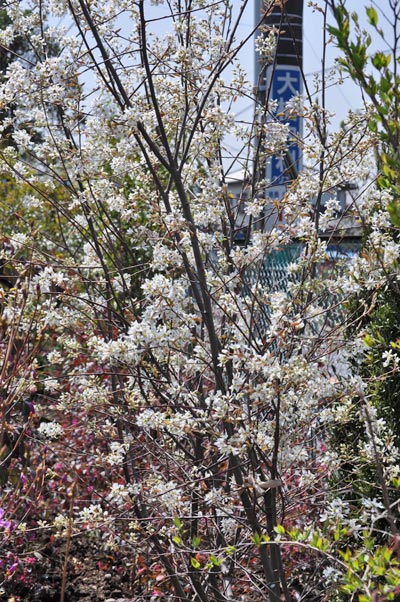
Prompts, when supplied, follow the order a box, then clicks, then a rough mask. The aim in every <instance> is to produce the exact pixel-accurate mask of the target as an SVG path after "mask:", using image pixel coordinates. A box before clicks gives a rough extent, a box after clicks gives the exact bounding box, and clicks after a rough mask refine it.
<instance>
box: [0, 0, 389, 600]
mask: <svg viewBox="0 0 400 602" xmlns="http://www.w3.org/2000/svg"><path fill="white" fill-rule="evenodd" d="M151 4H154V5H157V6H158V12H157V13H156V14H157V16H156V17H155V16H154V14H155V13H154V12H150V11H149V10H148V3H146V2H144V1H143V0H139V1H138V2H135V3H133V2H126V1H125V0H112V2H110V1H108V2H87V1H86V0H74V1H66V2H60V1H56V2H54V1H53V0H46V1H43V0H41V1H40V2H39V1H38V2H36V0H31V1H30V2H29V11H26V7H25V6H21V4H20V3H19V2H16V3H10V5H9V6H8V7H7V12H8V15H9V18H10V25H9V26H8V27H7V28H6V30H4V31H3V32H2V33H1V38H0V42H1V44H2V45H3V46H7V45H10V44H12V41H13V39H14V37H15V36H20V35H21V32H23V35H24V36H26V38H27V39H28V40H29V43H30V45H31V48H32V52H34V53H35V57H36V60H35V61H34V62H32V61H28V60H24V57H22V56H21V57H20V58H19V60H16V61H14V62H13V63H12V64H10V66H9V68H8V70H7V73H6V77H5V81H4V83H3V84H2V85H1V89H0V99H1V103H2V106H3V107H6V106H9V105H10V104H11V103H14V102H15V100H16V99H17V100H18V105H17V108H16V110H15V112H14V114H13V116H12V117H11V118H10V119H11V120H12V123H8V122H7V123H4V126H3V127H4V128H5V127H9V126H10V125H12V128H11V130H8V131H10V133H9V134H8V135H9V136H10V138H11V140H12V141H13V144H10V145H7V146H5V147H4V148H2V149H1V152H0V163H1V170H2V177H4V178H8V179H10V180H11V181H12V182H15V184H14V188H13V192H12V195H13V196H12V198H11V197H10V198H9V196H7V195H6V196H5V199H4V203H5V204H6V205H7V206H8V207H9V206H10V203H15V202H16V203H17V206H18V212H17V217H16V221H15V223H14V224H12V225H11V226H10V224H7V229H8V230H7V232H6V234H7V236H6V237H5V238H4V242H3V257H4V261H6V263H7V266H8V269H9V270H12V271H13V274H14V275H15V276H14V281H13V283H12V284H13V286H12V287H11V288H10V290H9V291H8V293H7V294H6V293H4V295H3V296H4V299H3V314H2V338H1V354H2V365H3V368H2V387H3V397H2V403H3V410H4V413H3V423H2V437H3V439H2V441H3V472H2V480H3V481H4V492H3V498H2V510H1V512H2V516H1V524H2V528H3V529H4V532H5V535H6V537H5V540H4V548H3V549H4V551H3V559H2V567H3V569H2V570H3V574H4V584H3V587H4V588H5V591H7V592H8V593H17V590H16V589H14V590H13V588H16V587H17V586H16V585H15V583H16V582H17V581H18V580H19V582H20V587H22V586H23V583H24V582H27V581H29V578H30V577H29V575H30V574H31V573H30V571H32V568H31V567H32V565H34V564H35V562H37V559H38V558H39V559H40V558H41V557H42V556H41V555H42V553H43V549H46V548H45V546H46V545H56V544H57V543H58V544H60V543H61V544H62V546H63V562H62V565H61V568H60V571H59V574H60V579H61V583H60V589H61V598H62V599H64V596H65V592H66V588H67V582H68V575H69V574H70V571H71V570H72V568H71V564H72V563H70V551H71V546H72V545H73V544H74V542H75V541H79V540H85V541H90V540H91V539H92V540H93V539H94V540H95V541H97V542H99V544H100V543H101V545H102V546H103V547H104V548H105V549H107V550H109V551H110V552H112V553H115V554H117V553H118V554H119V555H120V557H122V558H123V559H124V562H125V564H126V563H127V564H128V566H129V570H127V567H126V566H125V568H122V569H121V570H122V571H123V572H124V576H125V578H126V579H127V580H129V582H128V585H127V586H126V587H127V588H128V587H129V588H130V592H131V593H132V594H133V595H135V599H136V600H145V599H146V600H147V599H154V600H155V599H157V598H158V597H160V598H163V599H170V600H182V601H183V600H187V601H189V600H202V601H203V602H207V601H210V602H211V601H223V600H243V601H247V600H249V601H250V600H270V601H271V602H275V601H278V600H281V599H282V598H283V599H285V600H291V599H293V597H295V596H298V597H299V596H300V597H302V596H303V599H304V596H307V595H308V594H307V592H309V591H314V592H317V593H318V592H319V593H318V595H320V596H326V599H331V598H329V596H330V595H331V591H334V590H335V591H336V590H337V589H338V588H339V587H340V586H341V585H343V586H344V587H347V588H348V589H347V591H349V592H350V593H352V592H353V591H356V590H357V591H358V590H360V591H367V593H368V592H369V593H370V592H371V591H372V589H371V588H373V587H375V581H373V579H372V581H366V582H365V584H364V583H363V581H362V580H361V584H360V583H359V582H358V581H357V583H356V585H354V583H353V582H352V581H351V579H353V578H354V579H358V573H357V571H358V569H357V568H355V565H354V563H355V560H354V558H353V556H352V554H351V551H350V552H349V554H348V555H347V556H343V554H342V555H341V554H340V551H342V552H343V548H344V543H343V540H345V542H346V545H347V544H348V545H352V543H354V541H355V542H356V544H354V549H356V546H357V545H358V542H359V541H360V538H361V537H362V536H363V537H364V539H366V535H365V534H364V535H362V533H363V531H364V530H365V529H368V528H369V527H370V526H371V520H372V521H374V520H375V518H376V517H377V512H378V513H381V514H382V519H383V520H389V522H390V521H391V523H390V524H391V525H392V528H393V535H395V534H396V533H397V531H396V525H395V519H394V518H393V512H391V507H390V504H391V502H390V500H389V505H388V503H387V500H384V506H382V509H381V506H380V502H379V501H378V500H375V501H371V496H369V495H367V493H366V492H365V491H362V490H360V491H359V492H358V493H357V495H359V497H360V499H362V500H364V507H363V511H362V513H360V512H358V511H357V512H358V514H357V515H356V514H354V512H353V508H355V506H353V505H352V499H351V495H352V492H353V491H354V490H353V489H352V486H351V484H346V486H345V488H344V492H343V491H342V490H341V488H340V485H338V484H337V479H335V476H337V474H338V472H339V470H340V469H341V468H343V462H347V461H348V459H347V458H343V456H342V455H341V453H340V452H341V450H337V449H335V447H334V445H333V444H332V441H334V437H335V433H336V431H335V429H336V428H337V424H343V423H346V422H347V421H348V420H349V419H351V417H352V416H353V415H354V413H357V417H360V420H361V421H363V424H366V425H367V427H368V428H367V429H366V434H365V437H364V438H363V439H362V442H361V443H360V446H359V447H358V448H357V449H356V450H355V452H354V453H355V456H354V458H352V460H353V459H354V462H355V464H356V465H357V466H358V465H359V463H360V462H363V463H365V464H368V465H370V466H372V467H376V466H378V467H379V470H380V476H381V477H382V478H381V479H380V480H379V481H378V483H377V486H378V489H379V490H380V491H381V490H382V487H383V484H385V483H386V481H387V477H389V478H390V479H392V481H393V479H396V478H398V476H397V466H396V464H397V459H398V452H397V448H396V447H395V446H394V444H393V441H392V437H391V433H390V431H389V430H388V429H386V425H384V424H383V423H382V422H381V420H380V419H378V418H376V416H375V414H374V411H373V407H371V406H370V404H368V400H367V399H366V396H365V390H366V389H365V383H364V381H363V379H362V376H361V375H360V373H359V371H358V370H357V362H359V361H360V359H361V357H362V353H363V349H362V345H363V343H362V337H360V333H359V331H358V330H357V329H356V332H355V334H352V336H351V337H349V336H348V333H349V324H353V323H354V322H356V324H359V323H360V319H359V308H358V307H357V310H356V311H354V310H353V313H350V314H349V315H348V317H347V318H346V317H345V305H346V303H347V301H348V299H349V298H353V295H354V293H355V292H358V291H359V290H360V289H361V290H371V289H370V288H368V287H369V282H370V279H371V281H372V283H373V286H376V282H377V278H378V279H379V277H380V276H381V274H382V272H381V271H380V268H379V267H378V266H377V265H376V264H375V263H374V261H376V260H377V257H379V259H380V260H381V258H382V257H383V261H384V265H383V266H381V267H382V269H384V270H388V269H390V270H393V271H395V270H396V269H397V255H396V251H394V252H390V250H391V249H392V246H390V245H389V242H388V244H386V242H385V241H386V238H385V236H384V234H382V238H381V239H380V242H379V253H378V254H377V256H376V257H375V256H373V255H371V257H369V258H368V259H366V258H364V257H362V256H360V257H355V258H354V259H353V260H352V263H351V265H349V262H348V260H347V258H345V259H344V260H338V261H335V262H332V261H331V260H330V257H329V253H328V250H327V247H328V243H329V241H330V239H335V240H336V239H337V238H338V237H340V236H341V235H342V233H343V230H342V228H343V227H345V225H346V219H348V217H349V216H356V217H360V216H361V218H362V219H363V220H366V219H367V216H368V215H369V213H370V207H371V204H373V205H375V204H377V203H378V204H380V207H381V209H380V213H379V215H381V218H380V221H379V223H377V224H376V228H377V230H378V231H379V232H380V233H381V232H383V231H384V220H385V219H386V217H387V214H388V211H389V207H390V194H389V193H388V192H387V191H382V190H380V189H379V187H376V186H374V185H373V184H371V181H370V173H371V165H375V158H374V153H373V150H374V143H375V140H376V135H375V133H374V132H373V131H371V129H370V130H368V128H367V127H366V121H365V119H366V118H365V115H364V114H362V115H361V114H360V115H352V116H351V117H350V122H349V127H348V128H347V129H343V130H341V131H340V132H339V133H334V134H330V133H329V113H328V111H327V108H326V107H325V106H319V107H317V106H316V105H315V104H313V102H312V99H311V97H310V98H308V99H307V98H305V99H302V98H297V97H296V98H293V99H291V100H290V102H289V103H288V106H287V107H286V108H285V118H286V119H290V117H291V116H293V115H301V116H302V117H303V118H304V120H305V136H304V140H303V141H301V142H299V144H301V145H302V152H303V155H304V163H305V165H306V166H307V167H306V168H305V169H304V170H303V171H302V172H301V173H300V174H298V176H297V177H296V178H295V179H294V180H293V181H292V183H291V185H290V187H288V190H287V192H286V194H285V195H284V197H283V198H282V199H281V200H280V201H278V202H276V203H275V204H274V205H271V201H270V200H269V196H268V187H269V185H270V183H269V182H268V181H267V180H266V178H265V177H264V173H265V169H264V167H265V163H266V161H267V160H268V159H269V158H271V157H272V156H273V155H275V156H276V155H278V156H279V155H281V156H282V157H284V156H285V155H286V154H287V148H288V144H289V143H290V142H291V141H290V140H289V139H288V136H289V132H288V127H287V124H286V123H285V121H282V119H281V116H280V115H278V108H277V106H276V102H274V99H272V98H270V99H268V101H267V103H266V105H265V106H259V107H258V108H257V111H256V118H255V120H254V123H251V124H241V123H238V122H237V121H235V119H234V109H235V102H236V101H237V99H238V98H240V97H246V95H250V94H251V85H250V84H249V83H248V82H247V81H246V76H245V74H244V73H243V71H242V70H241V68H240V66H239V64H238V62H237V55H238V53H239V51H240V50H241V49H242V48H243V47H244V46H245V44H246V43H250V44H251V36H252V33H253V32H251V31H249V32H248V33H247V35H246V37H245V38H244V39H240V37H239V33H238V32H239V24H240V21H241V18H242V15H243V12H244V9H245V7H246V4H247V2H246V1H244V2H242V3H241V4H240V7H239V8H237V7H236V10H234V7H233V6H231V3H229V2H228V1H223V2H205V1H204V0H198V1H193V0H187V1H183V0H177V1H176V2H175V1H174V2H152V3H151ZM272 5H273V3H272V2H270V3H269V2H266V5H265V11H266V13H268V11H269V10H271V9H272ZM321 10H323V13H324V15H325V18H326V10H327V7H326V6H324V7H321ZM47 13H48V14H49V20H48V22H49V23H53V22H54V19H53V20H52V18H51V15H53V17H54V16H56V17H64V18H65V19H68V20H67V21H65V22H66V23H68V25H71V28H72V29H71V30H70V31H71V32H72V33H70V34H68V31H66V30H63V29H62V27H58V26H57V27H56V26H50V27H49V28H48V29H41V30H40V34H38V33H37V27H39V29H40V26H41V24H42V23H43V16H44V15H45V14H47ZM127 23H128V24H129V25H127ZM159 23H161V24H162V27H161V33H160V28H159V27H157V26H156V25H157V24H159ZM33 32H35V33H34V34H33ZM261 37H262V39H260V40H258V43H257V44H258V48H259V50H260V52H262V53H264V54H265V59H266V60H267V59H268V60H271V61H273V52H272V45H273V43H274V36H273V35H272V34H271V32H269V31H266V32H264V33H262V34H261ZM55 42H56V43H57V45H58V46H59V48H60V51H59V54H58V55H57V56H56V57H51V56H49V54H48V51H47V49H48V47H49V46H50V45H51V44H53V45H54V43H55ZM228 68H229V71H228ZM30 124H32V125H33V127H34V128H35V130H37V131H39V132H40V136H37V137H33V136H32V135H31V134H30V130H29V128H27V125H30ZM272 132H273V135H271V133H272ZM232 134H234V136H235V137H236V139H237V141H238V145H239V146H240V147H241V151H240V152H239V153H236V154H234V155H232V153H229V151H228V148H227V147H226V145H225V140H226V137H227V136H228V135H232ZM239 143H240V144H239ZM233 165H235V166H240V167H241V168H243V170H244V172H245V174H247V175H246V178H245V180H244V183H243V188H242V191H241V194H240V198H239V200H234V199H232V197H231V194H230V190H229V174H230V171H231V170H232V166H233ZM260 174H261V175H260ZM352 179H356V180H357V181H358V182H359V183H360V185H361V186H364V188H361V193H360V194H359V196H357V198H354V202H353V203H352V204H351V205H350V206H348V207H346V211H347V215H346V216H343V215H340V214H339V209H340V208H339V206H338V204H337V201H336V200H335V195H334V194H333V193H332V191H334V190H335V188H336V187H340V186H342V185H343V184H345V183H346V182H348V181H349V180H352ZM10 194H11V193H10ZM14 195H16V199H15V197H14ZM244 199H246V203H245V208H244V211H245V214H246V224H247V223H248V224H249V226H248V232H249V236H248V237H247V238H248V240H247V241H246V244H245V245H238V244H236V242H235V241H236V240H237V236H236V234H237V231H238V230H239V229H241V228H242V227H243V223H242V222H241V216H242V215H243V213H242V211H243V201H244ZM312 201H313V202H312ZM322 209H323V211H322ZM262 213H263V215H264V217H265V215H268V214H269V216H270V220H269V221H271V220H272V221H274V222H275V225H274V227H272V229H271V230H268V231H264V230H263V229H260V227H259V223H260V219H259V217H260V214H262ZM14 217H15V216H14ZM321 233H322V235H321ZM294 242H295V243H296V245H297V248H300V251H299V252H298V253H297V254H295V255H294V256H293V259H292V261H291V262H290V265H288V274H289V276H288V277H287V286H286V289H285V290H282V288H280V287H278V286H276V285H274V282H273V280H271V279H270V280H269V281H266V279H265V276H264V275H265V267H266V264H267V262H268V261H272V260H273V258H274V257H276V254H277V253H278V252H279V251H280V250H282V249H283V248H288V247H289V248H290V244H291V243H294ZM391 243H392V241H391ZM11 368H12V369H11ZM22 443H24V447H22ZM377 450H378V451H377ZM384 491H387V489H384ZM355 512H356V511H355ZM321 521H322V522H321ZM44 542H45V543H44ZM365 546H368V543H365ZM338 550H339V551H338ZM387 550H389V548H387ZM346 553H347V552H346ZM379 553H380V554H382V558H383V561H382V562H386V563H387V564H388V565H390V571H388V572H387V575H388V576H387V578H386V581H385V583H384V584H383V586H384V587H386V588H391V587H392V585H391V582H390V579H391V578H392V577H393V579H395V578H397V577H398V572H397V573H396V570H397V569H396V566H395V563H394V562H392V554H391V552H390V550H389V551H386V548H385V549H383V548H380V549H379ZM384 554H386V556H385V555H384ZM371 557H372V558H375V556H371ZM376 558H377V557H376ZM378 560H379V559H378ZM378 560H377V561H376V562H377V564H378V565H379V566H381V565H380V564H379V562H378ZM351 563H353V565H352V564H351ZM304 567H306V568H305V569H304ZM322 571H325V577H326V579H327V581H326V583H325V584H324V585H323V588H322V589H321V585H320V583H321V572H322ZM348 571H349V573H348V574H349V575H350V577H351V579H350V578H349V579H347V581H346V579H343V578H342V577H341V575H343V574H346V572H348ZM372 574H373V576H375V573H373V571H372ZM393 575H394V576H393ZM380 577H381V574H378V576H377V579H378V581H379V578H380ZM328 578H329V579H330V580H328ZM393 579H392V580H393ZM364 586H365V587H364ZM351 587H353V590H351V589H350V588H351ZM329 588H331V590H330V589H329ZM360 588H361V589H360ZM362 588H364V590H363V589H362ZM392 589H393V588H392ZM385 591H386V590H385ZM387 591H389V590H387ZM393 591H394V590H393ZM389 594H390V592H389ZM332 595H333V594H332ZM371 595H372V594H371ZM321 599H323V598H322V597H321ZM368 599H369V598H368Z"/></svg>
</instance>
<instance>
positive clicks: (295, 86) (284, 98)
mask: <svg viewBox="0 0 400 602" xmlns="http://www.w3.org/2000/svg"><path fill="white" fill-rule="evenodd" d="M301 91H302V80H301V73H300V69H299V68H298V67H296V66H291V65H277V66H276V67H275V69H274V72H273V74H272V81H271V98H272V99H273V100H276V101H277V102H278V108H277V111H276V113H277V119H279V120H280V121H282V122H283V123H287V124H288V126H289V137H288V147H287V150H288V157H286V159H285V158H284V157H283V156H274V157H272V158H271V161H270V165H269V170H268V174H267V175H268V178H269V179H270V182H271V186H272V190H271V194H270V196H272V197H276V196H277V195H274V194H273V187H274V186H279V187H281V186H283V185H286V184H287V183H288V182H290V180H291V179H292V174H293V170H290V169H288V165H287V163H286V162H287V159H288V158H289V161H290V163H291V164H292V165H293V167H294V168H295V170H296V172H297V173H298V172H299V170H300V167H301V156H300V148H299V146H298V144H297V140H298V139H299V138H300V137H301V134H302V123H301V121H302V120H301V118H300V117H294V118H290V117H288V116H287V115H286V114H285V107H286V104H287V103H288V102H289V100H290V99H291V98H293V96H298V95H300V94H301ZM285 161H286V162H285Z"/></svg>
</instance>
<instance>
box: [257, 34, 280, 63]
mask: <svg viewBox="0 0 400 602" xmlns="http://www.w3.org/2000/svg"><path fill="white" fill-rule="evenodd" d="M276 44H277V35H276V32H275V31H274V30H273V29H272V30H271V31H269V32H267V33H261V34H260V35H258V36H257V37H256V41H255V48H256V51H257V52H258V53H259V54H260V55H261V56H262V58H263V61H265V62H266V63H273V62H274V60H275V54H276Z"/></svg>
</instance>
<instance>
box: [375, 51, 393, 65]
mask: <svg viewBox="0 0 400 602" xmlns="http://www.w3.org/2000/svg"><path fill="white" fill-rule="evenodd" d="M390 60H391V56H390V54H385V53H384V52H382V51H379V52H375V54H374V56H373V57H372V59H371V61H372V64H373V66H374V67H375V69H384V68H386V67H388V66H389V63H390Z"/></svg>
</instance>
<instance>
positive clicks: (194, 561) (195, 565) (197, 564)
mask: <svg viewBox="0 0 400 602" xmlns="http://www.w3.org/2000/svg"><path fill="white" fill-rule="evenodd" d="M190 564H191V565H192V567H193V568H194V569H199V568H200V567H201V564H200V562H199V561H198V560H197V558H194V556H191V557H190Z"/></svg>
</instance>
